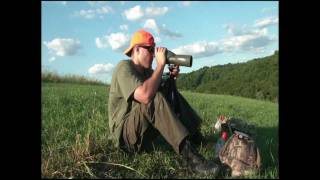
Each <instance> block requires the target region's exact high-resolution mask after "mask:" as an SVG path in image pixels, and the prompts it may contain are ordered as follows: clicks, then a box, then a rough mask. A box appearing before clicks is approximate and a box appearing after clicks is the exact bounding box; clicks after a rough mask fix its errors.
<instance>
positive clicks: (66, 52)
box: [44, 38, 81, 56]
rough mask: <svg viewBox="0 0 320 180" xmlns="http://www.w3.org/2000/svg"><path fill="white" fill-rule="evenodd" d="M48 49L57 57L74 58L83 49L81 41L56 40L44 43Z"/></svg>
mask: <svg viewBox="0 0 320 180" xmlns="http://www.w3.org/2000/svg"><path fill="white" fill-rule="evenodd" d="M44 44H45V45H46V46H47V47H48V49H49V50H50V51H52V52H54V53H55V54H56V55H57V56H72V55H75V54H77V52H78V50H79V49H81V45H80V41H79V40H74V39H70V38H69V39H64V38H56V39H54V40H52V41H50V42H46V41H44Z"/></svg>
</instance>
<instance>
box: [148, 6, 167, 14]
mask: <svg viewBox="0 0 320 180" xmlns="http://www.w3.org/2000/svg"><path fill="white" fill-rule="evenodd" d="M167 12H168V7H147V8H146V15H148V16H161V15H164V14H166V13H167Z"/></svg>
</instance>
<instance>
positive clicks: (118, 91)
mask: <svg viewBox="0 0 320 180" xmlns="http://www.w3.org/2000/svg"><path fill="white" fill-rule="evenodd" d="M152 72H153V71H152V69H150V70H145V71H144V72H143V73H140V72H138V71H137V70H136V69H135V68H134V66H133V63H132V61H131V60H122V61H120V63H119V64H118V65H117V67H116V68H115V70H114V72H113V75H112V80H111V85H110V92H109V93H110V94H109V102H108V115H109V130H110V138H111V139H112V140H113V141H114V143H115V146H116V147H118V146H119V142H120V137H121V134H122V127H123V123H124V120H125V118H126V117H127V115H128V114H129V113H130V112H131V110H132V109H134V108H135V107H137V105H138V104H139V102H137V101H135V100H134V98H133V93H134V91H135V89H136V88H137V87H139V86H140V85H142V84H143V82H144V81H145V80H146V79H148V78H149V77H150V76H151V74H152Z"/></svg>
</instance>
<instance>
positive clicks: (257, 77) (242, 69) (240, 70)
mask: <svg viewBox="0 0 320 180" xmlns="http://www.w3.org/2000/svg"><path fill="white" fill-rule="evenodd" d="M278 59H279V52H278V51H275V53H274V54H273V55H271V56H267V57H263V58H257V59H253V60H250V61H247V62H245V63H237V64H230V63H229V64H226V65H218V66H213V67H207V66H206V67H203V68H201V69H199V70H197V71H193V72H191V73H187V74H181V75H180V77H179V78H178V80H177V87H178V88H179V89H180V90H192V91H195V92H204V93H211V94H228V95H235V96H243V97H249V98H255V99H260V100H269V101H273V102H277V101H278V82H279V78H278V77H279V76H278V75H279V66H278V61H279V60H278Z"/></svg>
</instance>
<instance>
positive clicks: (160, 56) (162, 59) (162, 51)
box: [155, 47, 167, 67]
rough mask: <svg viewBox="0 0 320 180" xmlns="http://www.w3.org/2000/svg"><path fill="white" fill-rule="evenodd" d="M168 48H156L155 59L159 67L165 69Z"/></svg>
mask: <svg viewBox="0 0 320 180" xmlns="http://www.w3.org/2000/svg"><path fill="white" fill-rule="evenodd" d="M166 50H167V49H166V48H165V47H156V48H155V57H156V60H157V65H158V66H160V67H164V66H165V65H166Z"/></svg>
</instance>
